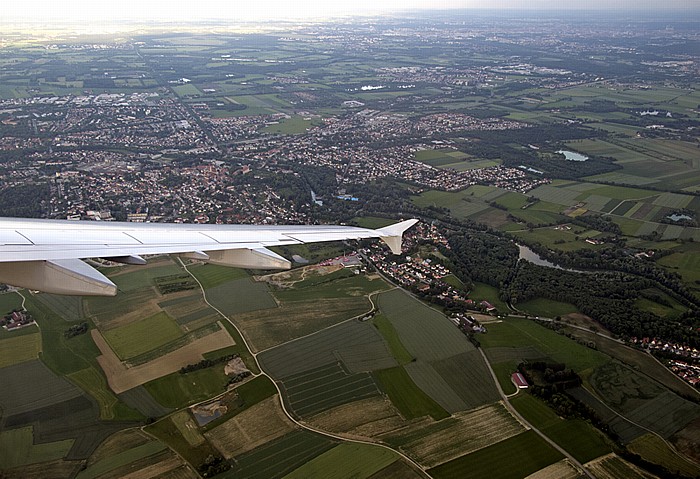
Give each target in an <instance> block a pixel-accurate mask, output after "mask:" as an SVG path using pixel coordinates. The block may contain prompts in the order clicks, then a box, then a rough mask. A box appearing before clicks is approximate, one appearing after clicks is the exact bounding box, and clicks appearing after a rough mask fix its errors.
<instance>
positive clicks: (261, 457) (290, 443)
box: [218, 430, 336, 479]
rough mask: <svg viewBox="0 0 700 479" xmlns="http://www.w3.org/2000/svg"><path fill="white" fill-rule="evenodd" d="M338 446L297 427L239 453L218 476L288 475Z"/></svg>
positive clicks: (242, 478)
mask: <svg viewBox="0 0 700 479" xmlns="http://www.w3.org/2000/svg"><path fill="white" fill-rule="evenodd" d="M335 446H336V443H335V442H332V441H331V440H329V439H327V438H325V437H323V436H321V435H318V434H314V433H311V432H307V431H302V430H297V431H293V432H290V433H288V434H286V435H284V436H282V437H281V438H279V439H275V440H274V441H271V442H268V443H267V444H264V445H262V446H260V447H257V448H255V449H253V450H252V451H250V452H247V453H245V454H242V455H240V456H238V457H236V463H235V466H234V467H233V468H232V469H231V470H230V471H229V472H226V473H224V474H221V475H219V476H218V477H221V478H223V479H268V478H272V477H284V476H285V475H286V474H289V473H291V472H292V471H294V470H295V469H297V468H299V467H302V466H303V465H304V464H308V463H310V462H312V461H313V459H314V458H315V457H317V456H320V455H322V454H323V453H324V452H326V451H329V450H331V449H332V448H333V447H335ZM270 458H274V460H270Z"/></svg>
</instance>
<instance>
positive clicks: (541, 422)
mask: <svg viewBox="0 0 700 479" xmlns="http://www.w3.org/2000/svg"><path fill="white" fill-rule="evenodd" d="M510 402H511V404H512V405H513V406H514V407H515V408H516V409H517V410H518V412H519V413H520V414H522V415H523V417H524V418H525V419H526V420H527V421H528V422H529V423H530V424H532V425H533V426H534V427H536V428H538V429H540V430H541V431H542V432H543V433H544V434H545V435H546V436H548V437H549V438H550V439H552V440H553V441H554V442H556V443H557V444H558V445H559V446H561V447H562V448H564V450H565V451H567V452H568V453H569V454H571V455H572V456H574V457H575V458H576V460H578V461H580V462H582V463H585V462H588V461H591V460H593V459H595V458H596V457H600V456H603V455H605V454H609V453H610V452H612V449H611V448H610V446H609V445H608V444H607V441H606V439H605V438H604V436H603V435H602V434H601V433H600V432H599V431H598V430H596V429H595V428H594V427H593V426H591V425H590V424H589V423H587V422H585V421H583V420H580V419H576V420H562V419H561V418H560V417H559V416H557V414H556V413H555V412H554V411H553V410H552V409H550V408H549V407H548V406H547V405H546V404H545V403H544V402H542V401H541V400H540V399H537V398H535V397H533V396H531V395H530V394H519V395H518V396H516V397H514V398H513V399H511V400H510Z"/></svg>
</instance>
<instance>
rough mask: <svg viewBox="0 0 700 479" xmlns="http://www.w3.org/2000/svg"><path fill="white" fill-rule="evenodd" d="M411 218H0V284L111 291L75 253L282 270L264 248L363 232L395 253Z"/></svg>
mask: <svg viewBox="0 0 700 479" xmlns="http://www.w3.org/2000/svg"><path fill="white" fill-rule="evenodd" d="M417 221H418V220H415V219H412V220H406V221H402V222H400V223H396V224H393V225H390V226H387V227H385V228H380V229H376V230H373V229H367V228H356V227H352V226H281V225H280V226H253V225H250V226H249V225H196V224H165V223H118V222H109V223H102V222H93V221H64V220H30V219H15V218H0V283H6V284H11V285H13V286H19V287H24V288H29V289H35V290H39V291H45V292H48V293H56V294H76V295H101V296H114V295H115V294H116V293H117V287H116V285H115V284H114V283H112V282H111V281H110V280H109V279H108V278H106V277H105V276H104V275H102V273H100V272H99V271H97V270H96V269H94V268H92V267H91V266H89V265H88V264H86V263H84V262H83V261H81V260H82V259H86V258H105V259H110V260H112V261H117V262H121V263H128V264H143V263H145V261H144V260H143V259H141V258H140V256H141V255H149V254H164V253H167V254H179V255H181V256H182V257H185V258H192V259H199V260H203V261H208V262H210V263H214V264H221V265H226V266H234V267H239V268H251V269H289V268H290V267H291V263H290V262H289V261H288V260H286V259H285V258H283V257H282V256H279V255H278V254H276V253H274V252H273V251H270V250H268V249H267V247H268V246H280V245H293V244H302V243H315V242H319V241H337V240H348V239H364V238H381V239H382V240H383V241H384V242H385V243H386V244H387V245H389V247H390V248H391V250H392V251H393V252H394V253H396V254H398V253H400V252H401V238H402V235H403V233H404V231H406V230H407V229H408V228H410V227H411V226H413V225H414V224H415V223H416V222H417Z"/></svg>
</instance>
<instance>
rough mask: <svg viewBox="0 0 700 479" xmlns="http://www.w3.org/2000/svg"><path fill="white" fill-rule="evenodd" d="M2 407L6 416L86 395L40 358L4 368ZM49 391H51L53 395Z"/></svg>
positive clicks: (0, 376)
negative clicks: (49, 367) (48, 393)
mask: <svg viewBox="0 0 700 479" xmlns="http://www.w3.org/2000/svg"><path fill="white" fill-rule="evenodd" d="M0 380H1V383H2V387H1V388H0V407H1V408H2V414H3V417H5V418H9V417H10V416H13V415H17V414H22V413H29V412H31V411H34V410H38V409H42V408H45V407H49V406H52V405H55V404H59V403H62V402H65V401H70V400H73V399H75V398H79V397H81V396H82V391H81V390H80V389H78V388H77V387H76V386H74V385H73V384H72V383H71V382H69V381H67V380H66V379H64V378H62V377H59V376H56V375H54V374H53V372H52V371H51V370H49V369H48V368H47V367H46V366H45V365H44V363H42V362H41V361H39V360H33V361H26V362H23V363H20V364H15V365H13V366H7V367H5V368H2V369H0ZM46 391H51V394H50V395H47V394H46Z"/></svg>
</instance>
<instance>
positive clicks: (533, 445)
mask: <svg viewBox="0 0 700 479" xmlns="http://www.w3.org/2000/svg"><path fill="white" fill-rule="evenodd" d="M561 458H562V456H561V454H560V453H559V452H557V451H556V450H555V449H553V448H552V447H551V446H550V445H549V444H547V443H546V442H545V441H544V439H542V438H541V437H540V436H538V435H537V434H536V433H535V432H534V431H527V432H523V433H521V434H519V435H517V436H514V437H511V438H509V439H506V440H504V441H501V442H498V443H496V444H493V445H491V446H488V447H485V448H483V449H480V450H478V451H476V452H472V453H471V454H467V455H465V456H462V457H459V458H457V459H454V460H452V461H450V462H447V463H445V464H442V465H440V466H438V467H435V468H432V469H430V470H429V471H428V473H429V474H430V475H431V476H433V477H434V478H436V479H451V478H455V479H457V478H463V477H465V475H466V474H469V477H470V478H475V479H481V478H484V479H491V478H493V477H498V478H501V479H510V478H513V479H516V478H521V477H523V475H526V474H531V473H533V472H536V471H539V470H540V469H542V468H544V467H547V466H549V465H550V464H553V463H555V462H557V461H559V460H560V459H561Z"/></svg>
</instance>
